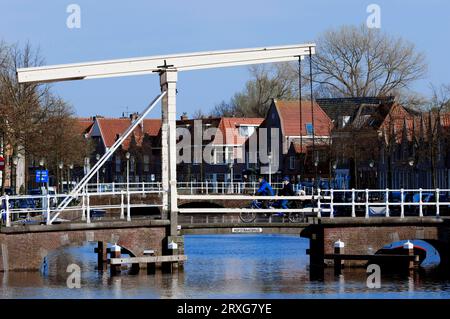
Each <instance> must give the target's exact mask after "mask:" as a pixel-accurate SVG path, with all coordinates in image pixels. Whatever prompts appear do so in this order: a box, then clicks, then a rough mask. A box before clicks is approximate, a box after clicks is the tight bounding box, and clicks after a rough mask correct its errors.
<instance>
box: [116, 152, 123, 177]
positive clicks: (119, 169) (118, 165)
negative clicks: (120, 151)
mask: <svg viewBox="0 0 450 319" xmlns="http://www.w3.org/2000/svg"><path fill="white" fill-rule="evenodd" d="M121 168H122V162H121V160H120V157H119V156H116V173H120V171H121Z"/></svg>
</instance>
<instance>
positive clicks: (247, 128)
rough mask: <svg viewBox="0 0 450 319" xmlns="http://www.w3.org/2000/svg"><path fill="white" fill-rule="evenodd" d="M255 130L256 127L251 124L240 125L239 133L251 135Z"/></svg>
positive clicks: (244, 135)
mask: <svg viewBox="0 0 450 319" xmlns="http://www.w3.org/2000/svg"><path fill="white" fill-rule="evenodd" d="M254 132H255V127H254V126H250V125H240V126H239V135H240V136H243V137H249V136H251V135H252V134H253V133H254Z"/></svg>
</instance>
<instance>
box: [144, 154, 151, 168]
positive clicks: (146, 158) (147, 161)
mask: <svg viewBox="0 0 450 319" xmlns="http://www.w3.org/2000/svg"><path fill="white" fill-rule="evenodd" d="M149 170H150V156H148V155H144V172H148V171H149Z"/></svg>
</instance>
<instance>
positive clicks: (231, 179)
mask: <svg viewBox="0 0 450 319" xmlns="http://www.w3.org/2000/svg"><path fill="white" fill-rule="evenodd" d="M228 167H229V168H230V186H231V187H230V190H231V192H232V193H233V191H234V187H233V175H234V173H233V162H231V163H229V164H228Z"/></svg>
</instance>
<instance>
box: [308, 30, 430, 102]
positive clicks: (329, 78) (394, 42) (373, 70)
mask: <svg viewBox="0 0 450 319" xmlns="http://www.w3.org/2000/svg"><path fill="white" fill-rule="evenodd" d="M317 43H318V46H317V54H316V55H314V56H313V68H314V79H313V80H314V82H315V83H316V84H318V88H317V89H318V90H320V91H321V92H322V94H324V95H331V96H333V97H365V96H388V95H390V94H392V93H393V92H394V91H398V90H400V89H406V88H408V87H409V85H410V84H411V83H412V82H414V81H415V80H417V79H420V78H422V77H423V76H424V75H425V73H426V69H427V67H426V63H425V57H424V54H422V53H418V52H416V49H415V47H414V45H413V44H412V43H410V42H408V41H406V40H403V39H402V38H395V37H392V36H389V35H387V34H385V33H382V32H381V31H380V30H378V29H370V28H367V27H366V26H365V25H361V26H359V27H356V26H343V27H340V28H339V29H336V30H330V31H327V32H325V33H324V34H323V35H322V36H321V37H320V38H319V39H318V40H317Z"/></svg>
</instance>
